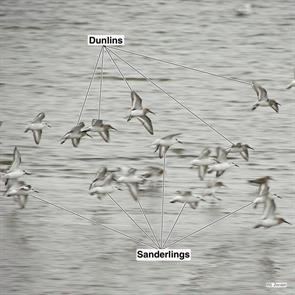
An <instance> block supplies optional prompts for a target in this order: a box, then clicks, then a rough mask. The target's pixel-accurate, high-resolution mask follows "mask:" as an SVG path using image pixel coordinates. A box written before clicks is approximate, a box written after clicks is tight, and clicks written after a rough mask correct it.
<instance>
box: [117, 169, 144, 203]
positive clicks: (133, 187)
mask: <svg viewBox="0 0 295 295" xmlns="http://www.w3.org/2000/svg"><path fill="white" fill-rule="evenodd" d="M121 171H124V172H123V173H124V174H123V175H121V176H119V177H118V178H117V179H116V181H117V182H118V183H125V184H126V186H127V188H128V190H129V193H130V195H131V196H132V198H133V199H134V201H137V200H138V193H139V185H140V184H143V183H144V182H145V179H144V178H143V177H142V176H139V175H136V171H137V170H136V169H134V168H130V169H128V170H125V169H122V170H121Z"/></svg>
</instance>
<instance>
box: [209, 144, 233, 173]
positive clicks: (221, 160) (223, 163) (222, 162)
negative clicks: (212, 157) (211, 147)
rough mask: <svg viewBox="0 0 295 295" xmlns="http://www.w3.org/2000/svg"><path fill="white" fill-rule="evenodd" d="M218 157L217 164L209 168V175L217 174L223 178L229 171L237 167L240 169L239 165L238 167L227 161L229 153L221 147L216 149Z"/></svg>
mask: <svg viewBox="0 0 295 295" xmlns="http://www.w3.org/2000/svg"><path fill="white" fill-rule="evenodd" d="M216 155H217V159H216V161H217V164H214V165H212V166H210V167H209V170H208V173H211V172H216V177H219V176H221V175H222V174H223V173H224V172H225V171H226V170H227V169H229V168H231V167H233V166H236V167H239V165H237V164H236V163H234V162H231V163H230V162H228V160H227V152H226V150H225V149H223V148H221V147H217V148H216Z"/></svg>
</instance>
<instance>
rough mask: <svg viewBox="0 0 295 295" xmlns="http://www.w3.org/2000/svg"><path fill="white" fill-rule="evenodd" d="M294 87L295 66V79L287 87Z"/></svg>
mask: <svg viewBox="0 0 295 295" xmlns="http://www.w3.org/2000/svg"><path fill="white" fill-rule="evenodd" d="M292 87H295V68H294V79H293V80H292V81H291V83H290V84H289V85H288V86H287V89H291V88H292Z"/></svg>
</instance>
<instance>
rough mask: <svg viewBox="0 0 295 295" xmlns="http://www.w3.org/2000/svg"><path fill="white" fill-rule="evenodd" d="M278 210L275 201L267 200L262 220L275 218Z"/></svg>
mask: <svg viewBox="0 0 295 295" xmlns="http://www.w3.org/2000/svg"><path fill="white" fill-rule="evenodd" d="M276 209H277V206H276V203H275V201H274V200H273V199H271V198H265V203H264V210H263V215H262V217H261V219H268V218H273V217H274V216H275V213H276Z"/></svg>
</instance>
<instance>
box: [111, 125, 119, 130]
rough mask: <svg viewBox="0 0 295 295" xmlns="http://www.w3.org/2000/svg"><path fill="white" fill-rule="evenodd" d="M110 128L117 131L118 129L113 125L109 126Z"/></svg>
mask: <svg viewBox="0 0 295 295" xmlns="http://www.w3.org/2000/svg"><path fill="white" fill-rule="evenodd" d="M110 128H111V129H113V130H116V131H118V129H116V128H114V127H113V126H111V127H110Z"/></svg>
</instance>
